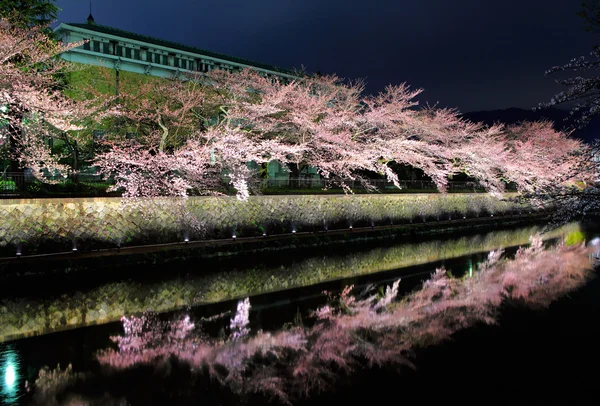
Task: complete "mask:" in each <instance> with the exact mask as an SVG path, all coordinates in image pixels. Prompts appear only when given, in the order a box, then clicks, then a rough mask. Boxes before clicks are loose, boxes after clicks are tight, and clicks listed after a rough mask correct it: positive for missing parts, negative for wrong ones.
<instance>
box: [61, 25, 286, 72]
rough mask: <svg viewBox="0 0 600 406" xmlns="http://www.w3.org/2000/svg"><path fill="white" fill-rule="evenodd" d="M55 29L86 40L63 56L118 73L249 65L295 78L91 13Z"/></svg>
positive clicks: (68, 39)
mask: <svg viewBox="0 0 600 406" xmlns="http://www.w3.org/2000/svg"><path fill="white" fill-rule="evenodd" d="M54 32H55V34H56V35H57V37H58V38H60V39H61V40H62V41H63V42H65V43H77V42H84V41H85V42H84V43H83V45H81V46H78V47H75V48H72V49H70V50H69V51H67V52H65V53H63V55H62V58H63V59H65V60H67V61H69V62H77V63H83V64H86V65H98V66H104V67H107V68H111V69H112V68H114V69H115V70H116V71H117V72H118V71H121V70H122V71H127V72H134V73H140V74H146V75H152V76H158V77H164V78H173V77H180V76H183V74H184V73H192V72H210V71H211V70H213V69H224V70H227V71H230V72H234V71H239V70H242V69H245V68H250V69H253V70H256V71H258V72H260V73H261V74H264V75H267V76H275V77H278V78H280V79H283V80H290V79H295V78H297V76H296V75H295V74H294V73H293V72H292V71H289V70H285V69H280V68H278V67H275V66H271V65H266V64H262V63H257V62H252V61H247V60H245V59H241V58H236V57H232V56H227V55H222V54H218V53H215V52H210V51H206V50H202V49H199V48H194V47H191V46H187V45H182V44H177V43H174V42H169V41H164V40H161V39H157V38H152V37H147V36H144V35H140V34H135V33H132V32H128V31H123V30H119V29H116V28H111V27H106V26H103V25H99V24H96V23H95V21H94V18H93V17H92V15H91V14H90V15H89V17H88V19H87V22H86V23H84V24H80V23H60V24H59V25H58V27H56V28H55V29H54Z"/></svg>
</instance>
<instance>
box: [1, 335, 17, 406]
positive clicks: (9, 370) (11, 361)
mask: <svg viewBox="0 0 600 406" xmlns="http://www.w3.org/2000/svg"><path fill="white" fill-rule="evenodd" d="M19 372H20V359H19V354H18V353H17V351H16V350H15V348H14V346H12V345H5V346H2V345H0V376H1V377H2V380H1V382H0V401H2V404H7V405H13V404H17V401H18V399H19V397H20V390H19V387H20V384H21V376H20V374H19Z"/></svg>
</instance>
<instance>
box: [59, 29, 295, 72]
mask: <svg viewBox="0 0 600 406" xmlns="http://www.w3.org/2000/svg"><path fill="white" fill-rule="evenodd" d="M65 24H66V25H70V26H73V27H78V28H83V29H86V30H90V31H96V32H99V33H103V34H109V35H114V36H117V37H123V38H128V39H131V40H135V41H140V42H146V43H148V44H154V45H159V46H163V47H167V48H173V49H177V50H180V51H185V52H191V53H195V54H201V55H206V56H209V57H213V58H219V59H223V60H226V61H230V62H235V63H240V64H244V65H249V66H254V67H257V68H262V69H268V70H272V71H275V72H281V73H286V74H288V75H295V73H294V72H292V71H291V70H288V69H282V68H279V67H277V66H274V65H267V64H264V63H259V62H254V61H249V60H247V59H242V58H236V57H233V56H229V55H224V54H218V53H216V52H211V51H207V50H204V49H200V48H195V47H191V46H188V45H183V44H178V43H176V42H171V41H165V40H162V39H158V38H153V37H147V36H145V35H140V34H136V33H134V32H129V31H124V30H120V29H118V28H112V27H107V26H104V25H99V24H96V23H92V24H89V23H83V24H81V23H65Z"/></svg>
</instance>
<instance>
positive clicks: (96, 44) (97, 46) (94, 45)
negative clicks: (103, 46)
mask: <svg viewBox="0 0 600 406" xmlns="http://www.w3.org/2000/svg"><path fill="white" fill-rule="evenodd" d="M92 50H93V51H94V52H100V43H99V42H98V41H92Z"/></svg>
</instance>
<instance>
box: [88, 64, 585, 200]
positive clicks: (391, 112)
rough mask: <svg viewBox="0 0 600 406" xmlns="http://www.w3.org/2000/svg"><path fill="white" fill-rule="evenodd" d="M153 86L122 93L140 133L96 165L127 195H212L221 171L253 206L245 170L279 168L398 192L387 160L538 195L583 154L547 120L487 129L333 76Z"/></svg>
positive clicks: (213, 77)
mask: <svg viewBox="0 0 600 406" xmlns="http://www.w3.org/2000/svg"><path fill="white" fill-rule="evenodd" d="M148 86H149V87H148V88H147V89H146V88H145V90H144V91H142V92H139V93H137V94H136V95H134V96H131V95H125V96H122V99H120V100H119V102H120V103H119V108H118V111H117V114H118V115H119V116H120V117H121V118H123V119H125V120H128V121H129V122H131V123H134V124H135V125H137V126H138V128H143V129H144V131H143V133H142V134H140V137H139V138H138V139H136V140H134V141H131V140H129V141H128V140H122V139H120V138H119V136H116V137H115V138H113V139H112V141H111V142H112V144H111V145H110V146H109V148H108V150H107V152H105V153H103V154H101V155H100V156H99V157H98V159H97V161H96V164H97V165H98V166H99V167H100V168H101V170H102V171H103V172H104V173H106V174H114V175H116V178H117V187H123V188H124V189H125V190H126V192H125V194H126V196H156V195H178V196H185V195H186V193H187V191H188V190H189V189H195V190H198V191H201V192H203V193H211V192H215V191H217V189H215V188H218V185H219V184H220V182H221V176H222V174H223V173H226V174H227V175H228V177H229V179H230V182H231V184H233V186H234V187H235V189H236V190H237V191H238V197H240V198H246V197H247V196H248V184H249V181H250V178H251V177H252V171H251V170H250V169H249V168H248V165H247V163H248V162H251V161H253V162H255V163H257V164H264V163H268V162H270V161H272V160H277V161H279V162H280V163H282V164H284V165H289V166H291V167H295V168H296V169H299V168H301V167H303V166H312V167H315V168H317V170H318V172H319V173H320V174H321V175H322V176H323V177H324V178H325V179H329V180H330V181H331V182H333V183H337V184H339V185H341V186H342V187H343V188H344V189H345V190H346V191H347V192H351V190H350V188H349V187H348V185H347V184H346V182H347V180H348V179H350V180H353V181H354V180H357V181H360V182H363V184H365V185H366V186H367V187H369V186H370V185H369V183H368V179H367V178H366V177H365V176H364V174H368V173H373V174H375V173H379V174H381V175H384V176H385V177H386V178H387V179H388V180H389V181H391V182H393V183H395V184H396V185H398V186H399V184H398V178H397V175H396V173H395V172H394V171H393V170H392V169H391V166H390V163H392V162H397V163H401V164H405V165H410V166H412V167H414V168H419V169H421V170H423V172H424V173H425V174H426V175H427V176H429V177H430V178H431V179H433V181H434V182H435V183H436V185H437V186H438V188H439V189H440V190H442V191H443V190H445V188H446V185H447V181H448V177H449V176H450V175H452V174H454V173H460V172H465V173H467V174H469V175H470V176H472V177H474V178H475V179H477V180H478V181H479V182H480V183H481V184H482V185H483V186H484V187H485V188H486V189H488V190H489V191H491V192H494V193H498V192H502V191H503V190H504V185H505V184H506V183H507V182H514V183H516V184H517V186H518V187H519V188H520V190H522V191H532V190H534V189H536V188H537V189H540V188H543V187H545V186H548V185H552V184H554V183H557V182H562V181H563V180H565V179H566V178H567V177H568V176H569V175H571V174H574V173H575V172H574V170H575V169H576V168H577V160H578V155H577V151H579V150H580V149H581V144H580V143H579V142H577V141H574V140H571V139H569V138H568V134H565V133H562V132H557V131H554V130H553V129H552V126H551V125H550V123H545V122H542V123H524V124H522V125H520V126H512V127H508V128H505V127H503V126H501V125H496V126H492V127H486V126H483V125H481V124H478V123H473V122H470V121H467V120H464V119H462V118H460V116H459V113H458V112H457V111H455V110H451V109H436V108H430V107H428V108H424V109H417V108H415V107H416V102H415V101H414V97H415V96H416V95H418V94H419V92H420V90H411V89H410V88H409V87H408V86H407V85H400V86H389V87H388V88H386V89H385V91H383V92H382V93H380V94H378V95H375V96H364V95H363V94H362V91H363V86H362V84H361V83H360V82H358V83H349V84H348V83H343V82H342V81H341V80H340V79H339V78H337V77H335V76H328V77H314V78H311V77H302V78H298V79H297V80H294V81H291V82H286V83H282V82H280V81H278V80H277V79H275V78H268V77H264V76H261V75H260V74H258V73H256V72H254V71H250V70H246V71H243V72H241V73H235V74H233V73H229V72H225V71H213V72H211V73H210V74H208V75H203V76H193V77H189V78H188V81H187V82H181V81H175V82H170V81H159V82H156V83H153V84H149V85H148ZM148 96H153V97H148ZM120 98H121V96H120ZM221 189H222V185H221Z"/></svg>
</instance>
